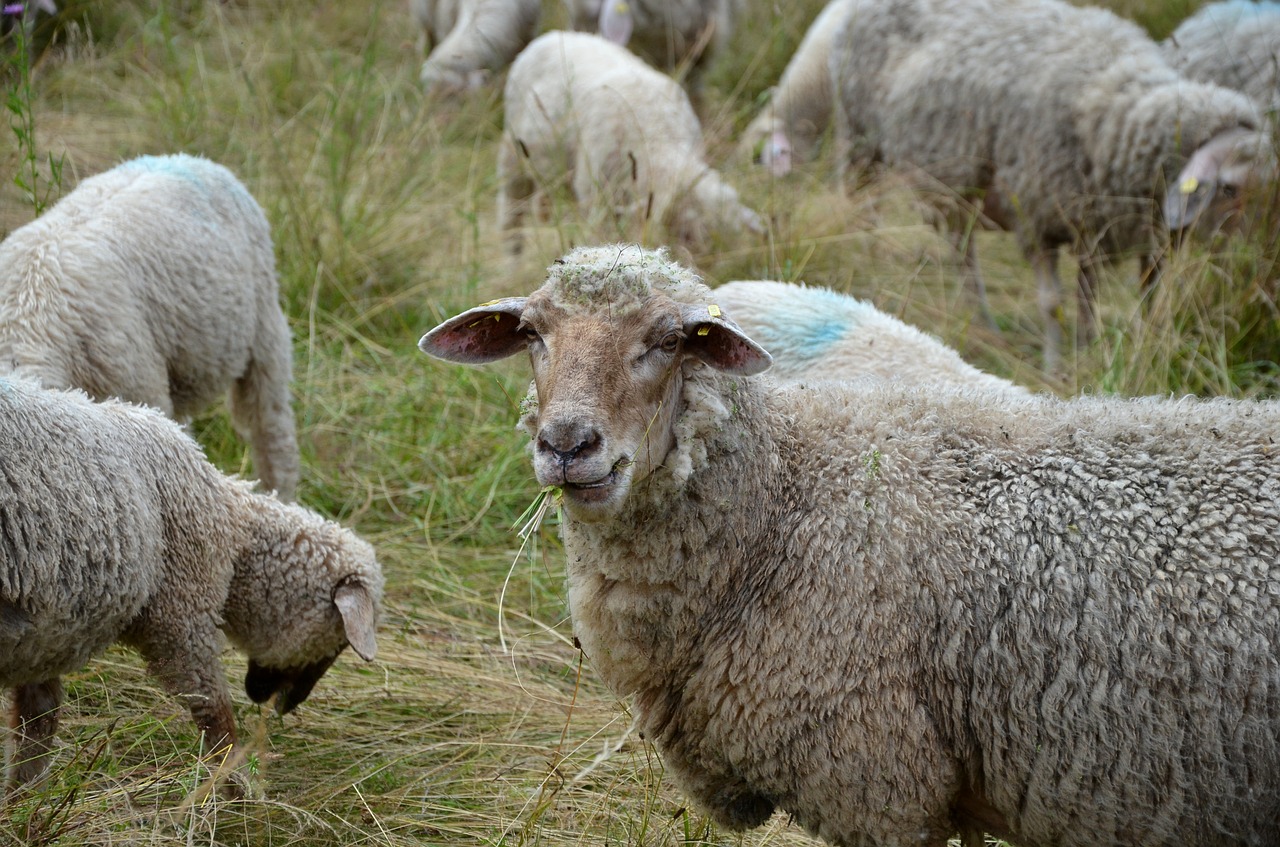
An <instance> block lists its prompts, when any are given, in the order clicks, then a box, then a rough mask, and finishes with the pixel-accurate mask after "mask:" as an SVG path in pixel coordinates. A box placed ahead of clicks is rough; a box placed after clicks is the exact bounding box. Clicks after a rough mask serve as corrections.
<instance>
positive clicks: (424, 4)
mask: <svg viewBox="0 0 1280 847" xmlns="http://www.w3.org/2000/svg"><path fill="white" fill-rule="evenodd" d="M409 9H410V11H411V12H412V13H413V17H414V18H415V19H416V20H417V22H418V25H419V26H420V27H422V33H423V39H422V41H423V47H424V48H425V49H428V50H429V55H428V56H427V59H426V61H425V62H424V63H423V65H422V73H421V74H420V80H421V82H422V85H423V87H424V88H425V89H426V90H427V91H428V92H435V93H440V94H446V95H449V94H458V93H461V92H465V91H470V90H472V89H476V88H479V87H481V86H483V85H484V84H485V83H486V82H488V80H489V77H490V76H491V75H492V74H494V73H497V72H498V71H501V70H503V69H504V68H506V67H507V65H509V64H511V60H512V59H514V58H515V57H516V54H517V53H519V52H520V51H521V50H522V49H524V46H525V45H526V44H528V43H529V42H530V41H532V40H533V37H534V36H535V35H537V33H538V20H539V18H540V17H541V14H542V4H541V3H540V2H539V0H409Z"/></svg>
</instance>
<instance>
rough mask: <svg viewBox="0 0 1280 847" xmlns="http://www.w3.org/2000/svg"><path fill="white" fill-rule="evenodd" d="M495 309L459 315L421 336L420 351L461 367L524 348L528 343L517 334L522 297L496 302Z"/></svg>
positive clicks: (472, 310)
mask: <svg viewBox="0 0 1280 847" xmlns="http://www.w3.org/2000/svg"><path fill="white" fill-rule="evenodd" d="M500 303H501V305H500V306H496V307H495V308H489V307H486V306H481V307H479V308H475V309H471V310H469V311H466V312H463V313H462V314H461V315H458V316H457V317H454V318H451V319H449V320H447V321H445V322H444V323H442V324H440V326H438V327H436V328H435V329H433V330H431V331H430V332H428V333H427V334H426V335H424V336H422V340H421V341H419V342H418V348H419V349H420V350H422V352H424V353H426V354H428V355H430V356H435V357H436V358H438V359H444V360H445V361H448V362H459V363H461V364H464V365H478V364H484V363H485V362H493V361H497V360H498V359H505V358H506V357H507V356H512V355H514V354H516V353H519V352H520V351H521V350H523V349H525V345H526V343H527V341H528V339H527V338H525V335H524V333H522V332H520V331H519V327H520V316H521V314H522V313H523V309H524V299H523V298H510V299H509V300H505V301H500Z"/></svg>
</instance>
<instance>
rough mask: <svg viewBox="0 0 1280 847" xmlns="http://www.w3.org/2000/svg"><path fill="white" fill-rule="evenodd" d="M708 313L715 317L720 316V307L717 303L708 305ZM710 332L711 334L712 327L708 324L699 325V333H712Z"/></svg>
mask: <svg viewBox="0 0 1280 847" xmlns="http://www.w3.org/2000/svg"><path fill="white" fill-rule="evenodd" d="M707 314H709V315H711V317H713V318H718V317H720V307H719V306H717V305H716V304H715V303H712V304H711V305H710V306H708V307H707ZM710 334H711V327H709V326H706V325H705V324H704V325H702V326H700V327H698V335H710Z"/></svg>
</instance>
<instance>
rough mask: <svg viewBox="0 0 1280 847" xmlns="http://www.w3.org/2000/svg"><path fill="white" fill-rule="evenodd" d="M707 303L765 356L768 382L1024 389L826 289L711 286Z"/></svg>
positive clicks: (764, 283)
mask: <svg viewBox="0 0 1280 847" xmlns="http://www.w3.org/2000/svg"><path fill="white" fill-rule="evenodd" d="M712 297H714V298H715V303H716V305H717V306H718V307H720V308H721V309H723V310H724V313H725V314H726V315H727V316H729V317H730V318H731V319H732V320H733V322H734V323H736V324H737V325H738V326H739V327H741V328H742V330H743V331H744V332H746V334H747V335H749V336H750V337H751V339H752V340H753V341H755V342H757V343H758V344H760V345H761V346H762V347H764V349H766V350H768V351H769V353H770V355H771V356H772V357H773V366H772V367H771V368H769V376H771V377H772V378H774V379H779V380H787V381H798V380H813V379H822V378H831V379H852V378H856V377H862V376H871V377H877V378H884V379H899V380H902V381H904V382H908V383H911V384H913V385H929V384H933V383H938V384H942V385H952V386H959V385H964V386H970V387H973V388H981V389H986V390H990V391H1002V392H1008V393H1011V394H1021V393H1025V389H1024V388H1022V387H1021V386H1018V385H1015V384H1014V383H1012V382H1009V381H1008V380H1006V379H1001V378H1000V377H997V376H992V375H991V374H989V373H986V372H984V371H981V370H978V369H977V368H975V367H974V366H973V365H971V364H969V363H968V362H966V361H965V360H964V359H963V358H961V357H960V354H959V353H957V352H956V351H955V350H953V349H951V348H950V347H948V346H946V345H945V344H943V343H942V342H940V341H938V340H937V339H936V338H933V337H932V336H930V335H926V334H925V333H923V332H921V331H920V330H918V329H916V328H915V327H913V326H909V325H907V324H905V323H903V322H902V321H900V320H898V319H897V318H895V317H893V316H892V315H888V314H885V313H884V312H882V311H880V310H879V309H877V308H876V307H875V306H873V305H872V304H870V303H868V302H866V301H864V300H858V299H856V298H853V297H850V296H848V295H846V294H840V293H838V292H835V291H832V290H830V289H827V288H819V287H812V286H803V285H794V284H791V283H786V282H775V281H773V280H738V281H735V282H726V283H725V284H723V285H721V286H718V287H717V288H716V289H715V290H714V292H713V293H712Z"/></svg>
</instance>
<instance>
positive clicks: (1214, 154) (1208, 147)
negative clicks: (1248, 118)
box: [1164, 129, 1256, 230]
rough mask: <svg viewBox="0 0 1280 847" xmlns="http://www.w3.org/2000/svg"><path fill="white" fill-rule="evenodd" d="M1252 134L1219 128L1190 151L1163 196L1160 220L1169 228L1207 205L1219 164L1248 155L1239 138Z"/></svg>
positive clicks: (1193, 216)
mask: <svg viewBox="0 0 1280 847" xmlns="http://www.w3.org/2000/svg"><path fill="white" fill-rule="evenodd" d="M1255 135H1256V133H1255V132H1253V131H1252V130H1248V129H1233V130H1228V131H1227V132H1220V133H1218V134H1217V135H1215V136H1214V137H1213V138H1211V139H1210V140H1209V141H1208V142H1206V143H1205V144H1203V145H1201V146H1200V148H1199V149H1197V150H1196V151H1195V152H1194V153H1192V154H1191V158H1190V160H1188V161H1187V164H1186V165H1185V166H1184V167H1183V168H1182V172H1181V173H1179V174H1178V178H1177V179H1176V180H1174V182H1173V185H1171V186H1169V190H1168V192H1167V193H1166V194H1165V197H1164V221H1165V225H1166V226H1168V227H1169V229H1172V230H1178V229H1182V228H1184V227H1186V226H1188V225H1190V224H1191V223H1193V222H1194V221H1195V219H1196V218H1198V217H1199V216H1200V215H1201V214H1202V213H1203V212H1204V211H1205V209H1207V208H1208V207H1209V205H1210V204H1211V203H1212V202H1213V199H1214V197H1215V196H1216V195H1217V193H1218V183H1219V182H1220V181H1221V178H1222V171H1223V168H1224V167H1225V166H1226V165H1228V163H1234V162H1235V161H1236V160H1237V159H1239V158H1240V156H1241V154H1242V153H1243V154H1244V155H1245V158H1249V155H1248V153H1247V152H1246V151H1245V150H1243V149H1242V146H1241V142H1242V141H1245V140H1247V139H1248V138H1249V137H1251V136H1255Z"/></svg>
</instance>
